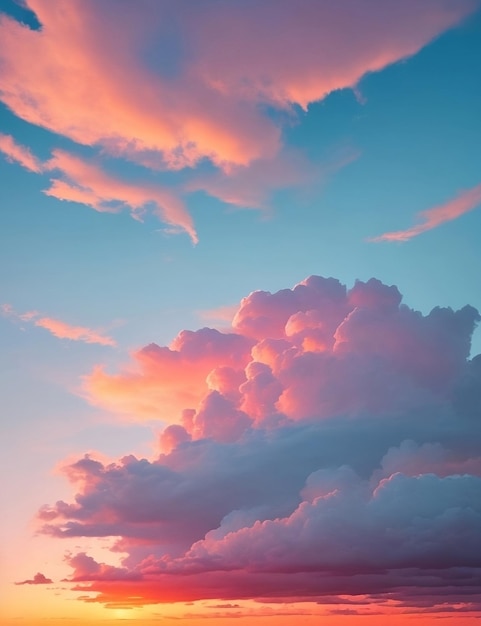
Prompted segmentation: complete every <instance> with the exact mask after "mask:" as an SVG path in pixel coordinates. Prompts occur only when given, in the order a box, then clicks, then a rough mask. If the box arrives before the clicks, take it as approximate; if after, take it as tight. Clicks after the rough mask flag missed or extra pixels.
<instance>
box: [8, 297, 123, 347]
mask: <svg viewBox="0 0 481 626" xmlns="http://www.w3.org/2000/svg"><path fill="white" fill-rule="evenodd" d="M0 310H1V312H2V313H3V315H4V316H5V317H11V318H13V319H16V320H20V321H22V322H31V323H32V324H34V325H35V326H38V327H40V328H45V330H48V331H49V332H50V333H51V334H52V335H53V336H54V337H58V338H59V339H70V340H71V341H83V342H84V343H96V344H99V345H101V346H115V345H116V342H115V340H114V339H112V337H109V336H108V335H104V334H102V333H100V332H98V331H96V330H93V329H91V328H88V327H86V326H73V325H72V324H68V323H67V322H63V321H62V320H59V319H54V318H52V317H40V313H38V311H26V312H25V313H17V312H16V311H15V309H14V308H13V307H12V306H11V305H10V304H2V305H0Z"/></svg>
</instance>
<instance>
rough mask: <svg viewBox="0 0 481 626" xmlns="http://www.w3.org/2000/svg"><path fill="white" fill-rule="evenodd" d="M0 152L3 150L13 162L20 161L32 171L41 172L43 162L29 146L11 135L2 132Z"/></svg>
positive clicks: (0, 134) (0, 135)
mask: <svg viewBox="0 0 481 626" xmlns="http://www.w3.org/2000/svg"><path fill="white" fill-rule="evenodd" d="M0 152H3V153H4V154H5V156H6V157H7V159H8V160H9V161H11V162H12V163H19V164H20V165H21V166H22V167H24V168H25V169H27V170H30V171H31V172H35V173H37V174H39V173H40V172H41V171H42V164H41V163H40V161H39V160H38V159H37V158H36V157H35V156H34V155H33V154H32V153H31V152H30V150H29V149H28V148H25V147H24V146H21V145H19V144H18V143H17V142H16V141H15V139H14V138H13V137H12V136H11V135H4V134H3V133H0Z"/></svg>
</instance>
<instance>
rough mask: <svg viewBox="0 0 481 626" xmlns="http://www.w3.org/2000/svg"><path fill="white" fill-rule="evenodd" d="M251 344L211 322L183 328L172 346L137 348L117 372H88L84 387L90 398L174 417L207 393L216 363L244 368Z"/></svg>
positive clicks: (141, 412) (148, 414) (122, 409)
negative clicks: (129, 363)
mask: <svg viewBox="0 0 481 626" xmlns="http://www.w3.org/2000/svg"><path fill="white" fill-rule="evenodd" d="M250 347H251V342H250V341H249V340H247V339H245V338H244V337H241V336H240V335H234V334H223V333H220V332H219V331H217V330H214V329H210V328H204V329H201V330H199V331H197V332H191V331H183V332H182V333H180V335H178V337H177V338H176V339H175V340H174V342H173V343H172V344H171V346H170V348H167V347H160V346H158V345H156V344H150V345H148V346H146V347H145V348H143V349H141V350H138V351H137V352H135V353H134V354H133V359H134V364H133V366H130V367H129V368H126V369H125V370H124V371H123V372H121V373H120V374H117V375H113V376H112V375H110V374H108V373H107V372H105V371H104V370H103V369H102V368H101V367H97V368H96V369H95V370H94V371H93V372H92V373H91V374H90V375H89V376H88V377H86V379H85V382H84V389H85V392H86V394H87V396H88V398H89V400H90V401H91V402H92V403H93V404H96V405H100V406H103V407H106V408H108V409H111V410H116V411H120V412H121V413H126V414H130V415H136V416H140V417H145V418H149V419H152V418H153V417H154V418H155V417H156V418H160V419H163V420H165V421H167V422H178V421H179V419H180V417H181V415H182V413H183V410H184V409H193V408H197V407H198V406H199V404H200V402H201V400H202V399H203V398H204V397H205V396H206V394H207V393H208V391H209V384H208V380H207V378H208V375H209V374H210V373H211V372H212V371H213V370H215V369H222V368H233V369H235V370H237V369H239V368H240V369H241V370H242V369H243V367H244V366H245V365H246V363H247V362H248V360H249V358H250ZM186 382H188V384H186Z"/></svg>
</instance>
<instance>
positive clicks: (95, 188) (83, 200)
mask: <svg viewBox="0 0 481 626" xmlns="http://www.w3.org/2000/svg"><path fill="white" fill-rule="evenodd" d="M0 151H2V152H4V153H5V154H6V155H7V158H8V159H9V160H11V161H16V162H17V163H19V164H20V165H22V166H23V167H25V168H26V169H28V170H30V171H32V172H36V173H42V172H58V175H59V176H61V178H52V179H51V181H50V187H49V188H48V189H46V190H45V192H44V193H45V194H46V195H48V196H52V197H54V198H57V199H58V200H67V201H69V202H78V203H80V204H85V205H86V206H90V207H91V208H93V209H95V210H96V211H99V212H102V213H117V212H118V211H120V210H121V209H122V208H125V207H128V208H129V209H130V211H131V215H132V217H134V218H135V219H139V218H140V216H141V215H142V213H143V212H144V211H146V210H147V208H148V207H153V212H154V213H155V214H156V215H157V217H158V218H159V219H161V220H163V221H164V222H166V223H167V224H169V225H170V226H171V230H173V229H178V230H182V231H185V232H186V233H187V234H188V235H189V236H190V238H191V239H192V241H193V242H194V243H197V241H198V238H197V233H196V232H195V228H194V225H193V222H192V218H191V217H190V215H189V213H188V212H187V209H186V208H185V206H184V203H183V202H182V200H181V199H180V198H178V197H177V196H176V194H175V193H173V192H172V191H170V190H169V189H167V188H166V187H162V186H161V185H157V184H152V183H150V184H149V183H142V184H135V183H128V182H125V181H123V180H121V179H120V178H118V177H115V176H111V175H109V174H107V173H106V172H104V171H103V170H102V169H101V168H100V167H99V166H98V165H96V164H95V163H88V162H87V161H85V160H84V159H81V158H79V157H77V156H74V155H73V154H70V153H68V152H64V151H63V150H54V151H53V156H52V158H51V159H49V160H48V161H45V162H41V161H40V160H39V159H37V158H36V157H35V156H34V155H33V154H32V153H31V152H30V150H29V149H28V148H27V147H25V146H22V145H20V144H18V143H16V142H15V140H14V139H13V137H11V136H10V135H2V134H0Z"/></svg>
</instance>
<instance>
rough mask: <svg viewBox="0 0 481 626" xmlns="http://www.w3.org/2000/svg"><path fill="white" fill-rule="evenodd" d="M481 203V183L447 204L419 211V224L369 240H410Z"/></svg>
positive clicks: (456, 217) (454, 218)
mask: <svg viewBox="0 0 481 626" xmlns="http://www.w3.org/2000/svg"><path fill="white" fill-rule="evenodd" d="M480 204H481V185H477V186H476V187H472V188H471V189H468V190H467V191H463V192H462V193H460V194H459V195H458V196H456V197H455V198H454V199H453V200H449V201H448V202H446V203H445V204H440V205H438V206H435V207H433V208H432V209H428V210H427V211H422V212H421V213H419V216H418V217H419V222H420V223H419V224H417V225H416V226H412V227H411V228H407V229H406V230H396V231H392V232H388V233H384V234H383V235H379V236H378V237H373V238H372V239H370V240H369V241H374V242H380V241H400V242H404V241H409V240H410V239H412V238H413V237H417V236H418V235H421V234H422V233H425V232H426V231H428V230H432V229H433V228H437V227H438V226H441V224H444V223H445V222H450V221H452V220H456V219H458V218H459V217H461V216H462V215H464V214H465V213H469V211H472V210H473V209H476V208H477V207H478V206H479V205H480Z"/></svg>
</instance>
